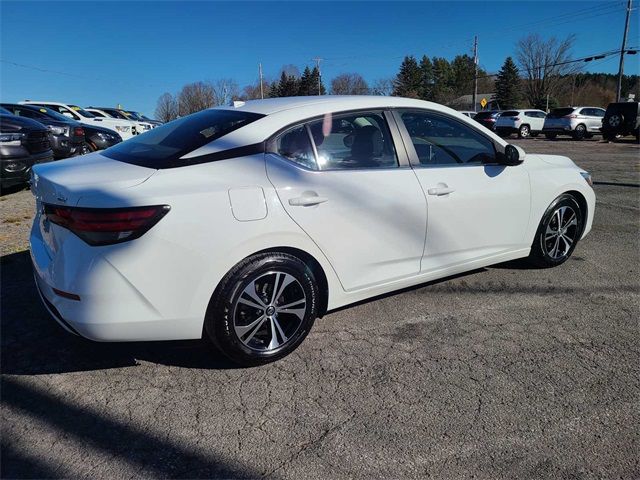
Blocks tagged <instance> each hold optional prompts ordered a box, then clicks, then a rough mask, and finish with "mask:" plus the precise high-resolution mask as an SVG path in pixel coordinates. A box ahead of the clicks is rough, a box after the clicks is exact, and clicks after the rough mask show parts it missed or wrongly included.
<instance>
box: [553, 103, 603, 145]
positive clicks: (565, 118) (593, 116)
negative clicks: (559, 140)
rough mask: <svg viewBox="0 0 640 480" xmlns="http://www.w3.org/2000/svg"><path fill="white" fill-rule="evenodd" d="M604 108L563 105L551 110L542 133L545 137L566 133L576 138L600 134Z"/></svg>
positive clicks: (554, 136) (580, 138)
mask: <svg viewBox="0 0 640 480" xmlns="http://www.w3.org/2000/svg"><path fill="white" fill-rule="evenodd" d="M604 112H605V110H604V109H603V108H599V107H563V108H555V109H553V110H551V112H550V113H549V115H547V118H546V119H545V121H544V126H543V127H542V133H544V135H545V137H547V138H556V137H557V136H558V135H568V136H570V137H573V138H574V139H576V140H582V139H583V138H590V137H592V136H593V135H601V134H602V131H601V128H602V119H603V118H604Z"/></svg>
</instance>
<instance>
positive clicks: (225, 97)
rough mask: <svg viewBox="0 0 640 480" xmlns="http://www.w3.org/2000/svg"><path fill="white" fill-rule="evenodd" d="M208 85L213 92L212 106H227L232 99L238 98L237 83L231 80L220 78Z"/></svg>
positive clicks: (238, 89) (238, 88)
mask: <svg viewBox="0 0 640 480" xmlns="http://www.w3.org/2000/svg"><path fill="white" fill-rule="evenodd" d="M209 84H210V86H211V89H212V92H213V105H229V104H230V103H231V102H232V101H233V100H234V99H238V98H240V87H238V82H236V81H235V80H233V79H231V78H221V79H219V80H216V81H214V82H209Z"/></svg>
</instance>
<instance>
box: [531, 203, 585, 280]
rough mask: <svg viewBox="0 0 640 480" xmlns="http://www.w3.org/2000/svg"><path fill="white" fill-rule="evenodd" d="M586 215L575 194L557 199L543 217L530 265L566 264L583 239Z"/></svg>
mask: <svg viewBox="0 0 640 480" xmlns="http://www.w3.org/2000/svg"><path fill="white" fill-rule="evenodd" d="M584 214H585V212H583V211H582V209H581V208H580V205H579V204H578V202H577V201H576V199H575V197H573V196H572V195H569V194H563V195H560V196H559V197H558V198H556V199H555V200H554V201H553V203H552V204H551V205H550V206H549V208H547V210H546V212H545V213H544V215H543V216H542V220H541V221H540V225H539V226H538V230H537V232H536V236H535V238H534V240H533V245H531V253H530V254H529V261H530V263H532V264H533V265H535V266H537V267H541V268H547V267H555V266H557V265H560V264H562V263H564V262H566V261H567V259H568V258H569V257H570V256H571V254H572V253H573V250H574V249H575V248H576V245H577V244H578V240H580V235H581V234H582V231H583V226H584Z"/></svg>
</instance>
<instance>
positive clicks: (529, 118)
mask: <svg viewBox="0 0 640 480" xmlns="http://www.w3.org/2000/svg"><path fill="white" fill-rule="evenodd" d="M509 112H518V114H517V115H508V116H506V115H505V113H509ZM545 117H546V113H544V112H543V111H542V110H535V109H528V110H509V111H508V112H503V113H502V114H501V115H500V116H499V117H498V120H496V127H495V130H496V131H498V132H499V131H500V130H503V129H505V130H507V131H511V132H517V131H518V130H520V127H521V126H522V125H528V126H529V131H531V132H534V133H539V132H541V131H542V127H543V126H544V120H545Z"/></svg>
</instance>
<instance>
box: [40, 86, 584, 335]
mask: <svg viewBox="0 0 640 480" xmlns="http://www.w3.org/2000/svg"><path fill="white" fill-rule="evenodd" d="M405 107H406V108H413V109H416V108H418V109H428V110H431V111H436V112H441V113H443V114H446V115H450V116H453V117H455V118H456V119H459V120H460V121H462V122H465V123H466V124H468V125H469V126H471V127H472V128H474V129H477V130H479V131H482V132H484V134H485V135H488V136H490V137H491V139H492V140H493V141H494V142H495V143H496V145H503V146H504V145H506V142H505V141H504V140H502V139H501V138H499V137H498V136H497V135H494V134H493V133H489V132H487V131H485V130H484V129H483V128H482V126H480V125H479V124H477V123H475V122H474V121H473V120H471V119H470V118H468V117H466V116H464V115H462V114H459V113H456V112H455V111H454V110H451V109H449V108H447V107H443V106H441V105H437V104H433V103H429V102H422V101H417V100H410V99H403V98H393V97H316V98H291V99H274V100H265V101H257V102H247V103H246V105H243V106H241V107H239V109H240V110H246V111H253V112H257V113H265V114H267V116H266V117H264V118H262V119H259V120H257V121H255V122H253V123H251V124H250V125H248V126H247V127H243V128H240V129H238V130H235V131H233V132H231V133H229V134H227V135H226V136H224V137H222V138H220V139H218V140H215V141H213V142H212V143H210V144H208V145H206V146H205V147H202V148H200V149H198V151H196V152H194V153H192V154H189V155H187V156H193V155H197V154H202V153H210V152H215V151H222V150H225V149H229V148H234V147H236V146H244V145H251V144H254V143H256V142H261V141H264V140H265V139H267V138H268V137H269V136H271V135H272V134H274V133H275V132H277V131H278V130H280V129H282V128H284V127H286V126H287V125H290V124H295V123H296V122H302V121H303V120H305V119H308V118H311V117H314V116H316V115H323V114H325V113H327V112H340V111H349V110H354V109H363V108H367V109H368V108H371V109H384V108H405ZM226 108H231V107H226ZM396 148H397V149H400V148H404V147H403V145H396ZM580 172H581V170H580V169H579V168H578V167H577V166H576V165H575V164H574V163H573V162H572V161H571V160H569V159H568V158H565V157H557V156H543V155H531V154H530V155H526V157H525V158H524V162H523V163H522V164H520V165H517V166H510V167H504V166H473V165H469V166H461V167H455V166H454V167H451V166H449V167H436V168H419V167H416V168H411V167H406V168H395V169H380V170H337V171H309V170H305V169H303V168H300V167H298V166H296V165H295V164H293V163H291V162H289V161H288V160H286V159H284V158H282V157H279V156H278V155H276V154H263V153H260V154H253V155H250V156H244V157H236V158H231V159H227V160H220V161H215V162H210V163H201V164H197V165H191V166H187V167H180V168H173V169H166V170H155V169H151V168H145V167H139V166H135V165H131V164H127V163H122V162H119V161H116V160H112V159H110V158H107V157H105V156H104V155H101V153H98V152H96V153H92V154H90V155H86V156H83V157H81V158H72V159H68V160H64V161H60V162H55V163H51V164H44V165H39V166H36V167H35V168H34V174H33V182H34V184H33V191H34V195H35V196H36V199H37V202H38V213H37V215H36V218H35V221H34V224H33V228H32V231H31V254H32V259H33V263H34V269H35V277H36V280H37V283H38V286H39V289H40V291H41V293H42V296H43V297H44V298H45V299H46V301H47V302H48V304H49V308H50V309H51V306H53V307H54V308H55V310H56V311H57V313H58V314H59V315H60V316H61V317H62V318H63V319H64V320H65V321H66V322H67V323H68V324H69V325H71V326H72V328H73V329H75V330H76V331H77V332H78V333H80V334H81V335H83V336H85V337H87V338H90V339H93V340H99V341H138V340H172V339H195V338H200V337H201V335H202V329H203V322H204V317H205V311H206V309H207V306H208V304H209V301H210V299H211V296H212V293H213V292H214V290H215V288H216V286H217V285H218V283H219V282H220V280H221V279H222V278H223V277H224V276H225V275H226V274H227V272H229V271H230V270H231V269H232V268H233V267H234V265H236V264H237V263H238V262H240V261H241V260H243V259H244V258H246V257H248V256H250V255H252V254H254V253H256V252H260V251H264V250H272V249H282V248H289V249H296V250H300V251H303V252H305V253H306V254H308V255H310V256H312V257H313V258H315V259H316V261H317V262H318V264H319V265H320V266H321V268H322V270H323V271H324V274H325V276H326V279H327V292H323V293H326V295H327V306H328V309H329V310H331V309H335V308H337V307H341V306H344V305H348V304H351V303H354V302H357V301H360V300H363V299H366V298H369V297H373V296H376V295H380V294H383V293H387V292H391V291H394V290H398V289H402V288H405V287H409V286H412V285H416V284H420V283H424V282H427V281H431V280H435V279H438V278H442V277H446V276H449V275H453V274H457V273H461V272H464V271H468V270H473V269H476V268H479V267H483V266H488V265H492V264H495V263H499V262H503V261H507V260H512V259H516V258H521V257H525V256H527V255H528V254H529V251H530V247H531V244H532V241H533V238H534V235H535V232H536V230H537V227H538V224H539V222H540V219H541V218H542V216H543V214H544V212H545V210H546V209H547V207H548V206H549V205H550V204H551V203H552V202H553V200H554V199H555V198H556V197H557V196H558V195H560V194H562V193H564V192H567V191H573V192H579V194H580V195H582V196H583V197H584V199H585V201H586V204H587V216H586V218H585V229H584V231H583V236H584V235H586V234H587V233H588V232H589V230H590V229H591V224H592V221H593V213H594V207H595V195H594V192H593V190H592V189H591V187H589V186H588V185H587V183H586V182H585V181H584V179H583V178H582V176H581V173H580ZM441 184H444V185H446V186H448V188H451V189H453V192H452V193H451V194H448V195H430V194H429V193H428V192H429V190H430V189H433V188H435V187H437V186H441ZM310 192H311V193H315V194H317V195H319V196H321V197H326V199H327V201H326V202H323V203H320V204H318V205H315V206H312V207H303V206H296V205H291V204H290V202H289V200H291V199H295V198H298V197H300V196H301V194H303V193H304V194H309V193H310ZM61 198H63V199H65V200H66V202H65V204H66V205H67V206H80V207H94V208H100V207H124V206H145V205H157V204H168V205H170V206H171V211H170V212H169V213H168V214H167V215H166V216H165V217H164V218H163V219H162V220H161V221H160V222H159V223H158V224H157V225H155V226H154V227H153V228H151V229H150V230H149V231H148V232H147V233H145V234H144V235H143V236H142V237H140V238H138V239H136V240H132V241H129V242H125V243H120V244H116V245H110V246H99V247H95V246H94V247H92V246H89V245H88V244H86V243H85V242H84V241H83V240H81V239H80V238H79V237H77V236H76V235H75V234H73V233H71V232H70V231H68V230H66V229H64V228H62V227H60V226H58V225H55V224H51V223H49V224H48V225H47V222H45V220H44V218H43V215H41V214H40V213H39V212H40V208H39V206H40V205H41V204H42V203H43V202H46V203H51V204H60V200H59V199H61ZM293 203H295V202H293ZM53 288H56V289H58V290H62V291H64V292H72V293H74V294H77V295H79V296H80V298H81V301H75V300H71V299H68V298H64V297H61V296H59V295H56V293H54V291H53ZM54 316H55V315H54Z"/></svg>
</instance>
